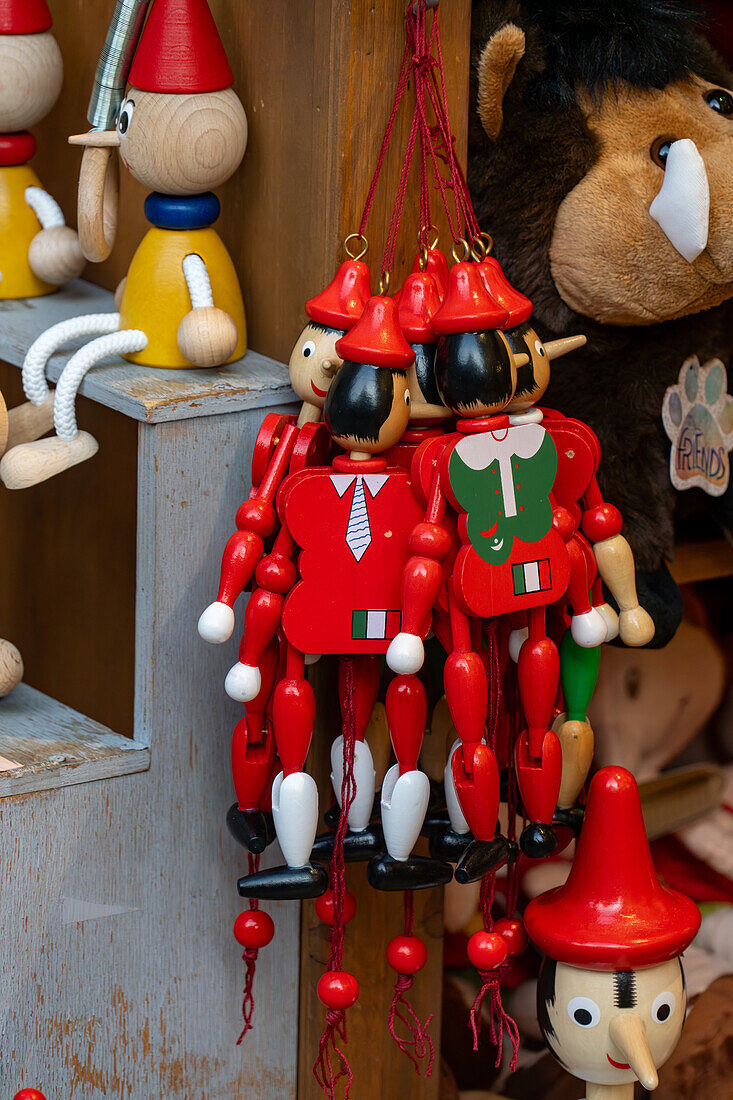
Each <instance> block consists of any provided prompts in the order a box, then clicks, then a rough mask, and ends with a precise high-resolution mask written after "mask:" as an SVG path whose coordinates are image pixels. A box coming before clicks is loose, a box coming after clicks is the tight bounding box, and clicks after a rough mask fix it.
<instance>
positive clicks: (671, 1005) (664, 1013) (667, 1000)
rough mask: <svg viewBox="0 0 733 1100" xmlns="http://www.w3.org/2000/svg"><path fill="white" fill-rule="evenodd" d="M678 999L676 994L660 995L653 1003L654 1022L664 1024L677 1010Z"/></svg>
mask: <svg viewBox="0 0 733 1100" xmlns="http://www.w3.org/2000/svg"><path fill="white" fill-rule="evenodd" d="M676 1004H677V999H676V997H675V995H674V993H660V994H658V996H656V997H655V998H654V1000H653V1001H652V1020H654V1022H655V1023H656V1024H664V1023H666V1022H667V1020H668V1019H669V1018H670V1016H671V1015H672V1013H673V1012H674V1010H675V1005H676Z"/></svg>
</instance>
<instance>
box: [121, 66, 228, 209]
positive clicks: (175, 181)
mask: <svg viewBox="0 0 733 1100" xmlns="http://www.w3.org/2000/svg"><path fill="white" fill-rule="evenodd" d="M117 135H118V137H119V149H120V157H121V158H122V163H123V164H124V165H125V167H126V168H127V170H128V171H129V172H130V175H132V176H134V178H135V179H136V180H139V182H140V183H142V184H143V185H144V186H145V187H149V188H150V189H151V191H159V192H161V193H162V194H164V195H198V194H201V193H202V192H204V191H209V190H211V189H212V188H214V187H219V186H220V185H221V184H222V183H224V182H225V180H228V179H229V177H230V176H231V175H232V174H233V173H234V172H235V171H236V170H237V168H238V167H239V165H240V163H241V160H242V157H243V156H244V151H245V149H246V147H247V117H246V115H245V113H244V108H243V106H242V104H241V103H240V101H239V98H238V97H237V95H236V93H235V92H234V90H233V89H232V88H226V89H225V90H224V91H221V92H206V93H201V94H198V95H172V94H169V93H162V92H141V91H139V90H138V89H137V88H130V89H129V91H128V93H127V96H126V98H125V99H124V101H123V103H122V106H121V107H120V110H119V114H118V116H117Z"/></svg>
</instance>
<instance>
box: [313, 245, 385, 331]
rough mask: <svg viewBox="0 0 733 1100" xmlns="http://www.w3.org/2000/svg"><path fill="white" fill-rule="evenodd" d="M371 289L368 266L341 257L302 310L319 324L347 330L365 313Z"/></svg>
mask: <svg viewBox="0 0 733 1100" xmlns="http://www.w3.org/2000/svg"><path fill="white" fill-rule="evenodd" d="M371 292H372V291H371V286H370V278H369V268H368V267H367V265H366V264H364V263H362V262H361V260H344V262H343V263H342V264H341V266H340V267H339V269H338V271H337V272H336V274H335V275H334V277H333V279H332V280H331V282H330V283H329V284H328V286H327V287H326V288H325V290H322V291H321V293H320V294H316V296H315V298H310V299H309V300H308V301H307V302H306V303H305V312H306V313H307V314H308V316H309V317H310V319H311V321H316V322H317V323H318V324H319V325H329V327H330V328H342V329H344V330H346V329H350V328H351V326H352V325H353V324H355V322H356V321H358V320H359V318H360V317H361V315H362V313H363V312H364V306H365V305H366V303H367V302H368V301H369V295H370V294H371Z"/></svg>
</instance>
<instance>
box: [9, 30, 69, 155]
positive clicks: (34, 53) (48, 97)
mask: <svg viewBox="0 0 733 1100" xmlns="http://www.w3.org/2000/svg"><path fill="white" fill-rule="evenodd" d="M63 79H64V67H63V62H62V60H61V50H60V49H59V47H58V43H57V42H56V39H55V38H54V36H53V35H52V34H51V33H50V31H44V32H43V33H42V34H2V35H0V133H2V134H11V133H15V132H16V131H18V130H26V129H28V127H29V126H34V125H35V124H36V122H40V120H41V119H42V118H45V117H46V115H47V114H48V113H49V111H50V110H51V108H52V107H53V105H54V103H55V102H56V100H57V99H58V97H59V95H60V94H61V85H62V83H63Z"/></svg>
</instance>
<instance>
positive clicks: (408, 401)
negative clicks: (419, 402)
mask: <svg viewBox="0 0 733 1100" xmlns="http://www.w3.org/2000/svg"><path fill="white" fill-rule="evenodd" d="M405 404H406V405H409V404H410V391H409V390H405Z"/></svg>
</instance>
